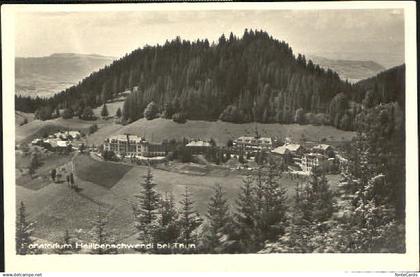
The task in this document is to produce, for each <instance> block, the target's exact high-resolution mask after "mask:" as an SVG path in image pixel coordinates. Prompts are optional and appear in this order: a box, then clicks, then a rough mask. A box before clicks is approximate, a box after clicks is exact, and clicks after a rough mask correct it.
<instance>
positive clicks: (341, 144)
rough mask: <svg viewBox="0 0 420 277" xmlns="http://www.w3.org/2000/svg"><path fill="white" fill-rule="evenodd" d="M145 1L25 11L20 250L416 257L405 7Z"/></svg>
mask: <svg viewBox="0 0 420 277" xmlns="http://www.w3.org/2000/svg"><path fill="white" fill-rule="evenodd" d="M266 4H267V3H266ZM324 4H325V3H324ZM132 5H133V6H134V7H135V8H133V9H121V10H119V9H114V10H113V9H106V10H104V11H101V10H97V11H95V9H86V10H83V7H82V8H78V9H76V8H75V9H71V8H70V9H68V10H66V9H58V10H56V9H48V5H46V7H45V8H43V7H40V6H38V7H35V8H34V9H29V8H28V9H25V8H22V9H19V7H17V8H16V9H14V10H13V19H14V21H13V22H14V28H13V32H12V33H11V34H12V37H13V39H14V41H13V42H10V45H12V46H13V47H12V49H11V50H10V51H9V53H13V54H14V55H13V56H12V57H11V58H10V59H11V60H12V63H13V69H14V77H13V78H12V80H11V82H12V83H11V84H13V87H11V91H6V90H5V91H3V93H6V92H7V93H9V94H10V95H12V96H10V95H9V97H10V98H11V99H12V102H10V105H12V106H11V107H13V108H10V109H13V110H14V119H13V114H10V113H9V114H8V115H7V117H8V119H7V120H9V121H10V124H11V125H10V126H11V128H10V129H8V130H4V137H5V138H6V137H7V134H6V133H5V132H8V134H10V136H11V137H12V138H13V144H14V147H13V149H8V151H10V155H12V156H13V157H12V158H11V159H10V161H13V165H12V167H13V170H14V179H13V180H5V184H6V186H8V189H10V190H13V191H14V192H13V197H12V199H10V201H13V204H12V205H13V207H14V209H15V213H14V214H13V219H14V224H13V225H12V226H9V228H12V232H13V237H14V241H13V249H14V250H13V251H12V252H13V253H11V255H14V256H28V255H30V256H33V257H38V256H44V257H50V256H51V257H54V256H60V257H69V256H74V255H76V256H77V255H85V256H89V257H90V256H97V255H106V256H111V255H114V256H117V255H118V256H120V255H124V257H126V256H130V255H132V256H133V255H135V256H136V257H137V256H142V255H143V256H144V255H153V256H158V257H159V256H162V255H167V254H170V255H171V256H172V255H184V254H187V255H184V256H188V257H189V256H192V255H194V256H196V255H198V256H200V255H201V254H212V255H211V256H218V254H231V255H235V254H258V255H261V256H272V255H273V254H279V253H282V254H319V253H324V254H338V253H340V254H399V255H400V256H403V255H405V254H407V253H408V252H412V251H411V250H410V251H408V248H409V247H414V248H411V249H414V250H416V251H417V253H414V254H417V258H418V245H417V246H415V245H414V246H413V245H412V244H409V243H407V240H408V238H407V234H411V235H413V231H416V232H417V236H418V229H416V228H418V226H417V227H416V226H412V225H409V224H408V223H407V222H408V221H407V218H411V219H410V220H411V221H410V222H411V223H413V221H412V217H407V214H408V213H409V212H410V211H409V209H408V206H407V203H411V204H410V205H411V206H410V207H413V204H414V207H415V206H416V205H417V206H418V202H416V203H414V202H413V198H410V199H411V200H410V201H411V202H409V200H408V198H407V197H415V196H414V195H413V192H414V193H415V192H416V190H417V189H418V188H417V187H418V179H416V178H414V179H413V178H411V179H410V180H411V181H413V180H414V182H408V181H407V180H408V175H407V174H408V173H407V172H408V171H407V167H408V166H412V167H413V166H414V171H418V166H417V157H415V159H414V160H411V161H410V160H409V159H408V158H407V153H409V152H411V154H415V153H416V151H417V148H408V147H409V146H408V143H407V137H408V132H407V131H410V129H411V130H417V129H416V128H417V124H412V125H408V123H410V122H414V123H416V120H417V112H416V111H414V113H412V114H411V117H409V116H408V113H407V105H408V103H410V101H413V100H414V101H417V95H416V87H415V85H416V80H415V79H414V82H411V85H412V87H411V88H413V87H414V90H413V89H411V90H408V89H407V82H406V75H407V72H408V71H407V62H408V61H407V57H410V56H408V54H410V53H407V49H408V48H407V37H406V34H407V29H406V28H407V18H406V16H407V14H406V11H407V9H405V8H404V6H402V7H401V8H398V7H395V8H386V7H385V8H354V9H353V8H351V6H350V8H349V5H347V6H346V8H342V9H340V8H339V7H338V8H333V9H332V8H328V7H327V6H326V5H324V6H323V7H326V8H305V9H302V8H299V9H294V8H293V6H288V7H289V8H279V7H277V6H276V5H274V7H273V8H271V9H270V8H267V5H265V6H262V7H264V8H261V9H259V8H258V6H256V5H253V6H252V8H246V7H245V6H244V7H243V8H241V7H242V6H241V5H240V4H238V5H236V6H235V5H231V6H229V7H230V8H222V9H219V8H217V7H218V5H214V6H215V8H210V6H209V5H207V6H202V8H200V7H201V6H200V4H197V3H196V5H195V6H194V9H189V8H188V6H186V5H180V7H179V8H177V9H172V8H171V6H170V4H169V3H166V4H161V5H156V6H158V9H151V8H150V6H149V8H147V7H146V8H145V9H142V7H143V6H145V4H132ZM25 6H26V7H29V6H31V5H23V7H25ZM53 6H54V5H53ZM57 6H59V5H57ZM64 6H65V5H64ZM76 6H77V5H76ZM81 6H83V5H81ZM86 6H89V5H86ZM92 6H95V5H94V4H93V5H92ZM98 6H101V5H99V4H98ZM117 6H118V5H117ZM295 6H296V7H297V6H298V5H297V3H296V5H295ZM74 7H75V6H73V8H74ZM152 7H153V6H152ZM309 7H310V6H309ZM378 7H379V6H378ZM2 12H5V11H4V10H3V9H2ZM2 25H3V24H2ZM3 27H4V26H3ZM414 34H415V33H414ZM9 37H10V36H9ZM410 51H411V50H410ZM3 55H5V54H4V52H3ZM410 59H412V61H411V62H414V61H416V60H417V58H416V57H415V56H411V58H410ZM413 60H414V61H413ZM411 69H413V68H411ZM414 70H415V69H414ZM10 73H11V72H8V74H10ZM4 74H5V73H3V76H4ZM11 76H13V75H11ZM412 76H413V75H412ZM414 78H415V75H414ZM13 98H14V99H13ZM3 105H6V103H5V102H3ZM414 117H415V118H414ZM411 120H414V121H411ZM414 125H415V126H414ZM4 126H5V127H6V125H4ZM413 128H415V129H413ZM415 135H416V134H415ZM415 142H416V141H415ZM410 145H411V146H410V147H417V146H416V144H410ZM5 149H6V148H5ZM410 149H411V150H410ZM413 151H414V153H413ZM416 166H417V168H416ZM413 174H417V172H415V173H413ZM6 197H7V194H6ZM415 199H416V198H414V200H415ZM6 212H7V210H6ZM411 212H417V214H415V215H417V218H416V216H414V220H417V223H418V211H414V210H413V211H411ZM410 228H411V229H410ZM413 228H414V229H413ZM409 230H412V231H409ZM416 241H417V243H418V237H417V239H414V242H416ZM9 243H10V242H9ZM410 245H411V246H410ZM416 251H414V252H416ZM101 257H102V256H101ZM229 257H230V256H229ZM245 257H246V256H245ZM277 257H281V256H277ZM417 262H418V261H417ZM407 264H410V263H407ZM410 265H412V264H410ZM417 266H418V265H417ZM410 268H411V267H410Z"/></svg>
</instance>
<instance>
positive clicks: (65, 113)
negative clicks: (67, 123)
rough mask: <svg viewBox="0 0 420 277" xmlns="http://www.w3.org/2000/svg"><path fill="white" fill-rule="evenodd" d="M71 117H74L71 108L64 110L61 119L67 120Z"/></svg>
mask: <svg viewBox="0 0 420 277" xmlns="http://www.w3.org/2000/svg"><path fill="white" fill-rule="evenodd" d="M73 115H74V113H73V110H72V109H71V108H66V109H64V111H63V114H62V115H61V117H62V118H64V119H69V118H72V117H73Z"/></svg>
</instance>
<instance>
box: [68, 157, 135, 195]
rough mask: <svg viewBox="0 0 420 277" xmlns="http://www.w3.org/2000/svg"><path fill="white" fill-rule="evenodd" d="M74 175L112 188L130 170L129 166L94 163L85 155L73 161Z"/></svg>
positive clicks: (94, 161) (101, 162)
mask: <svg viewBox="0 0 420 277" xmlns="http://www.w3.org/2000/svg"><path fill="white" fill-rule="evenodd" d="M74 164H75V170H76V175H77V176H78V177H79V178H81V179H83V180H85V181H89V182H93V183H95V184H97V185H100V186H103V187H105V188H112V187H113V186H114V185H115V184H116V183H117V182H118V181H119V180H120V179H121V178H122V177H123V176H124V174H126V173H127V172H128V171H129V170H130V169H131V166H128V165H124V164H118V163H109V162H103V161H96V160H93V159H92V158H90V157H89V156H86V155H78V156H77V157H76V158H75V159H74Z"/></svg>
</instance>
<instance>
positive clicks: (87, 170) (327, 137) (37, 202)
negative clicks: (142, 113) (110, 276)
mask: <svg viewBox="0 0 420 277" xmlns="http://www.w3.org/2000/svg"><path fill="white" fill-rule="evenodd" d="M121 103H122V102H115V103H109V104H107V106H108V109H109V110H110V114H111V115H112V113H111V111H114V110H116V109H117V108H118V105H120V104H121ZM98 111H99V109H97V110H95V112H98ZM92 124H97V125H98V127H99V129H98V131H97V132H95V133H94V134H91V135H88V136H87V137H86V138H85V139H86V142H87V143H88V144H89V145H90V144H95V145H99V144H102V143H103V141H104V139H105V138H106V137H109V136H111V135H115V134H125V133H130V134H136V135H140V136H144V137H146V138H147V139H148V140H152V141H160V140H162V139H171V138H178V139H180V138H183V137H187V138H201V139H209V138H214V139H215V141H216V142H217V143H218V144H219V145H223V144H225V143H226V142H227V140H228V139H233V138H236V137H239V136H243V135H250V136H252V135H254V134H255V127H256V124H253V123H249V124H233V123H227V122H221V121H215V122H206V121H187V122H186V123H185V124H178V123H175V122H173V121H171V120H165V119H160V118H159V119H154V120H150V121H148V120H145V119H141V120H138V121H136V122H133V123H131V124H128V125H126V126H123V125H120V124H117V123H115V121H114V120H113V119H108V120H103V119H98V120H96V121H83V120H80V119H77V118H73V119H70V120H65V119H62V118H57V119H53V120H48V121H39V120H33V121H30V122H29V123H28V124H25V125H23V126H16V142H17V143H22V142H30V140H32V139H33V138H35V137H37V136H41V135H42V134H43V133H45V132H53V131H56V130H58V129H66V128H68V129H73V130H86V129H87V128H89V126H91V125H92ZM257 128H258V132H259V133H260V134H261V135H262V136H278V137H280V138H282V139H284V138H285V137H289V138H291V139H292V140H295V141H302V140H306V141H314V142H317V141H321V140H322V141H326V142H327V143H328V142H329V143H337V142H339V143H340V142H345V141H349V140H351V138H352V137H353V136H354V135H355V134H354V132H345V131H341V130H337V129H335V128H333V127H331V126H309V125H296V124H292V125H282V124H258V125H257ZM19 151H20V150H18V152H19ZM19 155H21V154H19V153H17V155H16V167H17V172H16V173H17V180H16V183H17V186H16V195H17V204H18V203H19V201H24V202H25V204H26V206H27V211H28V213H29V214H30V218H31V219H33V220H34V221H36V222H37V227H36V233H35V235H36V236H37V237H39V238H41V239H44V240H47V241H59V240H60V239H61V238H62V236H63V233H64V232H65V230H66V229H67V230H69V231H70V233H71V234H75V233H77V234H78V236H79V237H81V238H85V239H87V240H89V236H90V235H89V234H90V232H91V228H92V226H93V222H94V219H95V217H96V216H97V214H98V213H99V212H105V213H106V214H107V218H108V222H109V224H108V228H109V231H110V232H112V233H114V234H115V235H116V237H117V239H118V240H120V241H122V242H132V241H133V240H134V241H135V234H136V229H135V227H134V224H133V222H134V219H133V214H132V203H133V201H134V200H135V197H134V195H135V194H138V193H139V192H140V191H141V185H140V184H141V182H142V181H143V176H144V175H145V174H146V170H147V168H146V167H141V166H129V165H123V164H117V163H111V162H104V161H97V160H94V159H92V158H91V157H89V156H87V155H78V156H77V157H76V158H75V159H74V165H75V181H76V184H77V186H78V187H79V188H80V191H79V192H75V191H74V190H72V189H70V188H69V187H68V186H67V185H66V184H65V183H53V182H51V179H50V177H49V172H50V170H51V169H52V168H54V167H57V166H60V165H63V166H67V167H71V163H70V161H71V158H72V156H59V155H58V154H54V155H57V156H54V155H51V156H48V157H44V158H43V159H42V161H43V165H42V166H41V167H40V168H39V169H38V170H37V172H36V177H35V178H34V179H32V178H31V177H30V176H27V175H25V170H27V169H25V168H26V167H27V163H28V162H29V158H28V157H22V156H19ZM153 176H154V182H155V183H156V184H157V186H156V189H157V190H158V191H159V192H160V193H161V194H165V193H166V192H172V193H173V194H174V196H175V199H176V201H177V202H178V201H179V200H180V198H181V196H182V194H183V193H184V190H185V185H187V186H188V187H189V190H190V191H191V193H192V195H193V200H194V201H195V204H194V205H195V208H196V210H197V211H198V212H199V213H200V214H201V215H202V216H204V215H205V214H206V212H207V204H208V201H209V197H210V195H211V194H212V192H213V188H214V185H215V184H217V183H218V184H221V186H222V188H223V190H224V192H225V195H226V198H227V199H228V200H229V205H230V206H231V208H232V210H234V209H235V205H236V203H235V201H236V199H237V197H238V194H239V192H240V186H241V184H242V178H243V177H242V176H241V175H240V174H239V173H238V172H235V171H231V170H230V169H229V168H227V167H221V166H215V165H208V164H206V163H202V164H200V165H197V164H178V163H170V164H169V166H168V167H162V168H160V169H158V168H155V169H153ZM328 178H329V179H330V180H332V178H333V179H334V178H335V179H337V176H329V177H328ZM296 182H297V180H293V179H291V178H290V177H288V176H283V177H282V178H281V183H282V185H283V186H284V187H285V188H286V189H287V194H288V196H289V200H290V199H292V197H293V195H294V192H295V186H296ZM335 183H336V182H332V184H335Z"/></svg>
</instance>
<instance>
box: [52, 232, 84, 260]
mask: <svg viewBox="0 0 420 277" xmlns="http://www.w3.org/2000/svg"><path fill="white" fill-rule="evenodd" d="M60 244H61V246H62V247H61V248H57V249H55V252H56V253H57V254H72V253H75V252H78V251H79V250H80V248H76V238H74V237H72V236H71V235H70V232H69V230H68V229H66V231H65V232H64V235H63V238H62V241H61V243H60Z"/></svg>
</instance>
